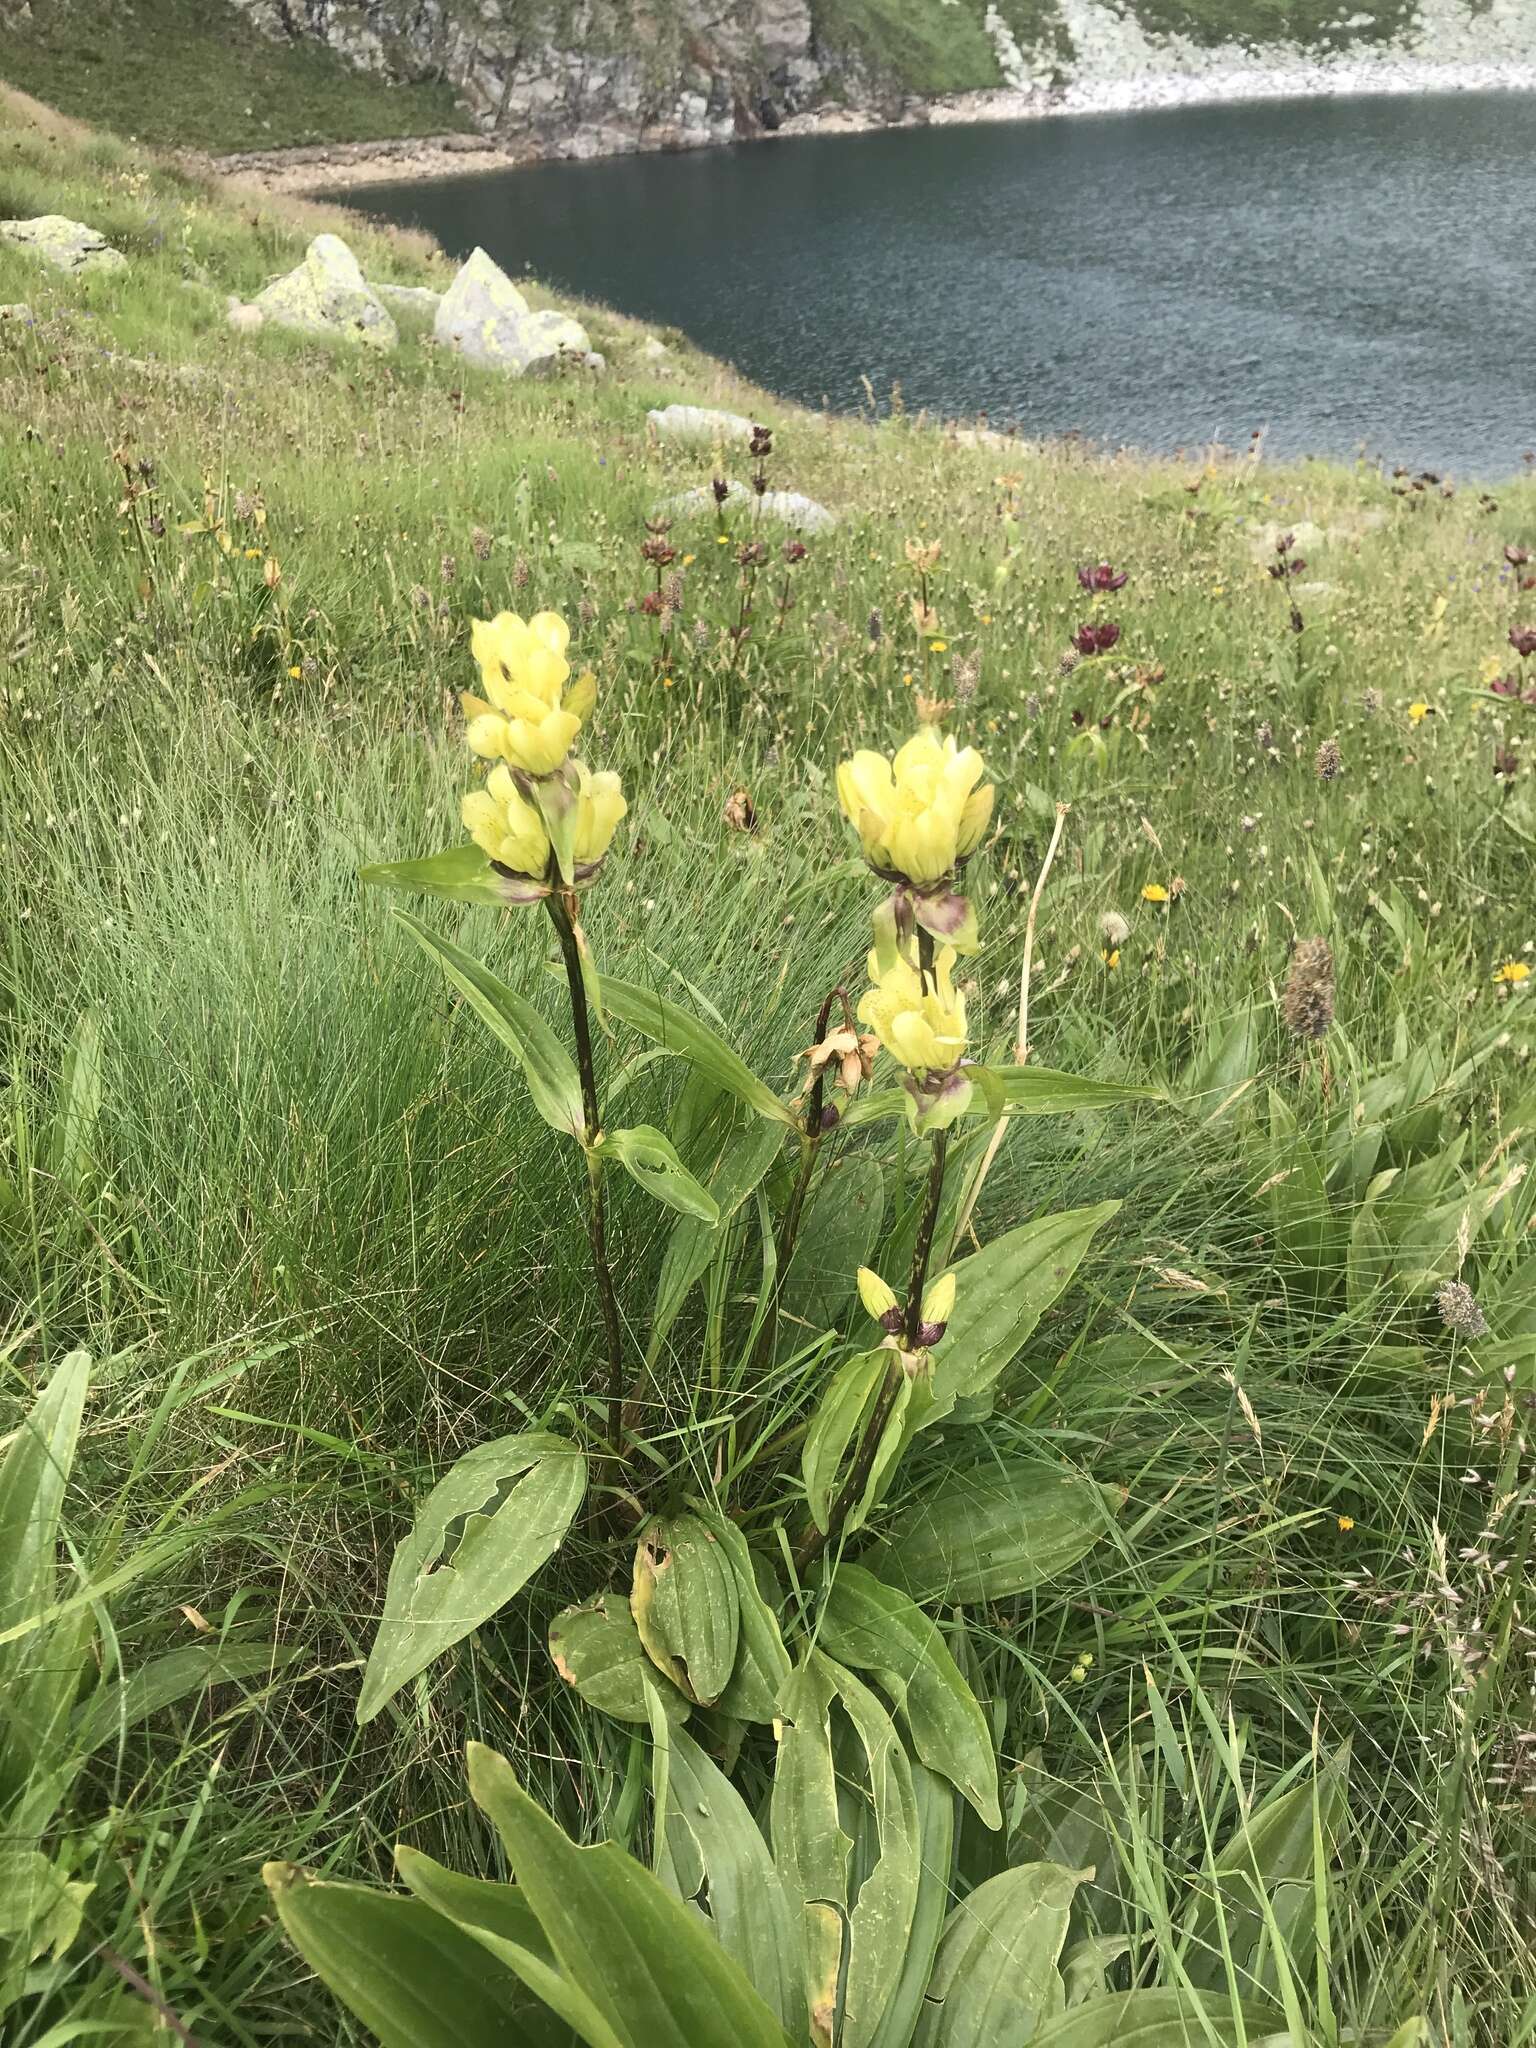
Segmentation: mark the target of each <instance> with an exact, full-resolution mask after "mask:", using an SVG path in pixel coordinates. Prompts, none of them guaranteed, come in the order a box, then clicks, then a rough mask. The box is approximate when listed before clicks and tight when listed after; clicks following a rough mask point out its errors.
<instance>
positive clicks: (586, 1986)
mask: <svg viewBox="0 0 1536 2048" xmlns="http://www.w3.org/2000/svg"><path fill="white" fill-rule="evenodd" d="M469 1789H470V1793H471V1796H472V1797H473V1799H474V1801H475V1804H476V1805H477V1806H478V1807H479V1808H480V1809H481V1811H482V1812H483V1813H484V1814H485V1815H486V1816H487V1817H488V1818H489V1819H490V1821H491V1822H492V1824H493V1825H494V1827H495V1829H496V1832H497V1833H498V1834H499V1835H500V1837H501V1839H502V1842H503V1844H504V1846H505V1848H506V1851H507V1855H508V1858H509V1860H510V1862H511V1866H512V1868H513V1870H514V1871H516V1873H517V1882H518V1889H519V1891H520V1892H521V1893H522V1895H523V1897H524V1898H525V1899H526V1900H527V1901H528V1904H529V1905H530V1906H531V1907H532V1909H533V1911H534V1913H535V1914H536V1915H537V1916H538V1920H539V1925H540V1926H541V1927H542V1929H543V1931H544V1938H545V1940H546V1941H547V1942H548V1944H549V1947H550V1950H551V1952H552V1953H553V1955H554V1958H555V1962H556V1964H557V1965H558V1967H559V1969H560V1970H561V1972H562V1973H563V1974H564V1976H565V1977H566V1978H567V1979H568V1980H569V1981H570V1982H571V1983H572V1984H575V1985H580V1987H581V1988H582V1991H583V1992H584V1993H585V1995H586V1997H587V1998H588V1999H589V2000H590V2001H591V2003H592V2005H593V2006H595V2007H596V2008H597V2010H598V2011H599V2012H600V2013H601V2014H602V2017H603V2019H604V2020H605V2022H606V2023H607V2025H608V2026H609V2027H610V2028H611V2029H612V2031H613V2032H614V2034H616V2035H617V2036H618V2038H619V2039H620V2040H621V2041H622V2042H624V2043H625V2044H626V2048H788V2036H787V2035H786V2034H785V2032H784V2029H783V2027H782V2026H781V2025H780V2023H779V2021H778V2019H777V2018H776V2017H775V2016H774V2014H773V2013H772V2012H771V2011H770V2010H769V2009H768V2007H767V2006H766V2005H765V2004H764V2003H763V2001H762V1999H761V1998H760V1997H759V1996H758V1994H757V1992H756V1991H754V1990H753V1988H752V1986H751V1984H750V1983H749V1982H748V1980H747V1977H746V1975H745V1973H744V1972H743V1971H742V1969H741V1967H740V1966H739V1964H737V1963H736V1962H735V1961H734V1960H733V1958H732V1957H730V1956H729V1955H727V1954H726V1952H725V1950H724V1949H723V1948H722V1947H721V1945H720V1943H719V1942H718V1941H717V1940H716V1939H715V1937H714V1935H713V1934H711V1933H710V1931H709V1930H708V1928H706V1927H705V1926H703V1925H702V1924H701V1922H700V1920H699V1918H698V1916H697V1914H695V1913H693V1912H692V1911H691V1909H689V1908H687V1907H685V1906H684V1905H683V1904H682V1903H681V1902H680V1901H679V1900H678V1899H676V1898H674V1897H673V1896H672V1894H671V1893H670V1892H669V1891H667V1889H666V1888H665V1886H664V1885H662V1884H661V1883H660V1882H659V1881H658V1880H657V1879H656V1878H655V1877H653V1876H652V1874H651V1873H650V1871H648V1870H646V1869H645V1868H644V1867H643V1866H642V1865H640V1864H639V1863H636V1862H635V1860H634V1859H633V1857H631V1856H627V1855H626V1854H625V1853H624V1851H623V1850H622V1849H620V1848H619V1846H618V1845H617V1843H614V1842H604V1843H602V1844H601V1845H599V1846H598V1847H596V1848H592V1849H578V1848H576V1847H575V1846H574V1845H573V1844H572V1843H571V1842H570V1841H569V1840H567V1838H566V1835H565V1833H564V1831H563V1830H562V1829H561V1828H560V1827H559V1826H558V1825H557V1823H556V1822H555V1821H553V1820H551V1819H550V1817H549V1815H548V1814H547V1813H545V1812H543V1811H542V1809H541V1808H540V1807H538V1806H537V1805H536V1804H535V1803H534V1801H533V1800H531V1799H530V1798H529V1797H528V1795H527V1793H526V1792H525V1791H524V1790H523V1788H522V1787H521V1785H519V1784H518V1782H517V1779H516V1777H515V1775H514V1774H513V1771H512V1767H511V1765H510V1764H509V1763H507V1761H506V1760H505V1758H503V1757H499V1756H497V1755H496V1753H495V1751H494V1750H489V1749H485V1748H483V1747H482V1746H481V1745H480V1744H479V1743H472V1744H471V1745H470V1750H469Z"/></svg>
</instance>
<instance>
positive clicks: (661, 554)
mask: <svg viewBox="0 0 1536 2048" xmlns="http://www.w3.org/2000/svg"><path fill="white" fill-rule="evenodd" d="M640 553H641V555H642V556H643V557H644V559H645V560H646V561H647V562H654V563H655V564H656V566H657V568H659V569H664V568H666V566H667V564H668V563H669V562H675V561H676V560H677V549H676V548H675V547H673V545H672V543H671V541H669V540H668V539H667V537H666V535H665V534H664V533H648V534H647V535H646V537H645V539H644V540H643V541H641V543H640Z"/></svg>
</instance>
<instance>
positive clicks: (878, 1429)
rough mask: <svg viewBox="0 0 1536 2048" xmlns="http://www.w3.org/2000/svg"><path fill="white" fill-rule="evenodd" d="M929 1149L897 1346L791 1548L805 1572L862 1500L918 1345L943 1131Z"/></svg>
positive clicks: (940, 1190)
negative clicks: (829, 1498) (841, 1466)
mask: <svg viewBox="0 0 1536 2048" xmlns="http://www.w3.org/2000/svg"><path fill="white" fill-rule="evenodd" d="M929 1143H930V1144H931V1146H932V1148H933V1149H932V1152H931V1153H930V1155H929V1161H928V1192H927V1196H926V1198H925V1199H924V1202H923V1213H922V1215H921V1217H920V1218H919V1219H918V1225H917V1236H916V1238H915V1239H914V1241H913V1245H912V1271H911V1275H910V1277H909V1279H908V1282H907V1304H906V1312H905V1317H904V1320H903V1322H902V1328H901V1350H900V1351H895V1352H892V1354H891V1361H890V1364H889V1365H888V1366H887V1367H886V1369H885V1378H884V1379H883V1380H882V1381H881V1383H880V1391H879V1393H878V1394H877V1395H876V1396H875V1405H874V1407H873V1408H872V1409H871V1410H870V1415H869V1421H868V1422H867V1423H866V1424H865V1426H864V1434H863V1437H862V1438H861V1439H860V1441H859V1448H858V1450H857V1452H856V1453H855V1454H854V1460H853V1464H852V1465H851V1466H850V1467H849V1471H848V1477H847V1478H846V1479H845V1480H844V1481H843V1484H842V1487H841V1489H840V1490H839V1492H838V1496H837V1498H836V1500H835V1501H834V1502H833V1503H832V1511H831V1513H830V1514H829V1515H828V1517H827V1527H826V1529H825V1530H821V1529H818V1528H817V1527H816V1525H815V1524H814V1523H812V1524H811V1526H810V1527H809V1528H808V1529H807V1530H806V1532H805V1534H804V1535H803V1536H802V1537H801V1539H800V1542H799V1544H798V1545H797V1547H796V1550H795V1564H796V1567H797V1568H798V1569H799V1570H800V1571H802V1572H804V1571H806V1570H808V1569H809V1567H810V1566H811V1565H813V1564H814V1563H815V1562H816V1560H817V1558H818V1557H820V1555H821V1553H822V1552H823V1551H824V1550H825V1549H826V1548H827V1546H828V1544H834V1543H836V1541H837V1539H838V1537H839V1536H840V1535H841V1534H842V1531H843V1525H844V1524H845V1523H846V1521H847V1520H848V1517H849V1516H850V1515H851V1514H852V1513H853V1511H854V1509H855V1508H856V1507H857V1506H858V1504H859V1502H860V1501H861V1500H862V1499H863V1498H864V1489H865V1487H866V1486H868V1484H869V1475H870V1472H871V1471H872V1470H873V1468H874V1463H875V1458H876V1456H877V1454H878V1452H879V1449H880V1442H881V1439H882V1437H883V1436H884V1435H885V1427H886V1424H887V1423H888V1422H889V1420H890V1417H891V1410H892V1409H893V1408H894V1407H895V1405H896V1396H897V1395H898V1394H899V1393H900V1391H901V1383H902V1380H903V1378H904V1377H905V1375H906V1366H905V1363H904V1362H903V1361H904V1354H906V1353H908V1352H913V1351H917V1350H919V1349H921V1346H920V1344H919V1342H918V1340H919V1337H920V1336H921V1333H922V1327H923V1289H924V1288H925V1286H926V1285H927V1282H928V1261H929V1259H930V1257H931V1256H932V1253H933V1238H934V1232H935V1230H936V1229H937V1228H938V1221H939V1208H940V1205H941V1203H942V1201H943V1198H944V1165H945V1158H946V1155H947V1153H948V1151H949V1133H948V1131H935V1132H934V1134H933V1137H932V1138H931V1139H930V1140H929Z"/></svg>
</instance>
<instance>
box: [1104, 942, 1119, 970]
mask: <svg viewBox="0 0 1536 2048" xmlns="http://www.w3.org/2000/svg"><path fill="white" fill-rule="evenodd" d="M1099 958H1100V959H1101V960H1102V961H1103V962H1104V965H1105V966H1106V967H1107V968H1108V969H1109V971H1110V973H1111V974H1113V973H1114V971H1115V969H1116V968H1117V967H1118V966H1119V965H1120V948H1119V947H1118V946H1111V947H1106V949H1105V950H1104V951H1103V952H1102V953H1101V954H1100V955H1099Z"/></svg>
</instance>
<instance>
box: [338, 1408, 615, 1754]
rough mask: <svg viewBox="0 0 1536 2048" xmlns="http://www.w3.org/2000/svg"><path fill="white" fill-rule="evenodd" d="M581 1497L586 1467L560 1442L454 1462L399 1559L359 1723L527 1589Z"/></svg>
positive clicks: (543, 1440) (499, 1445) (532, 1441)
mask: <svg viewBox="0 0 1536 2048" xmlns="http://www.w3.org/2000/svg"><path fill="white" fill-rule="evenodd" d="M520 1475H526V1476H520ZM513 1481H515V1482H516V1483H515V1484H513V1483H512V1482H513ZM586 1490H587V1461H586V1459H585V1458H584V1457H583V1456H582V1454H581V1453H580V1451H578V1450H577V1449H576V1448H575V1446H574V1445H573V1444H570V1443H568V1442H567V1441H566V1439H565V1438H564V1437H558V1436H551V1435H548V1434H546V1433H543V1432H536V1433H534V1434H532V1435H524V1436H505V1437H498V1438H497V1439H496V1440H495V1441H494V1442H493V1443H488V1444H481V1445H480V1446H479V1447H478V1448H477V1449H476V1450H473V1451H470V1452H469V1453H468V1454H467V1456H465V1457H462V1458H460V1460H459V1461H458V1463H457V1464H456V1465H454V1466H453V1467H452V1468H451V1469H450V1470H449V1471H448V1472H447V1473H446V1474H445V1476H444V1477H443V1478H442V1479H440V1480H439V1481H438V1483H437V1485H436V1486H434V1487H433V1489H432V1491H431V1492H430V1493H429V1494H428V1495H427V1498H426V1499H425V1500H424V1501H423V1502H422V1504H421V1507H420V1510H419V1511H418V1513H417V1516H416V1525H415V1527H414V1528H413V1529H412V1531H411V1533H410V1535H409V1536H407V1537H406V1539H405V1541H404V1542H403V1543H401V1544H400V1545H399V1546H398V1548H397V1549H396V1551H395V1555H394V1561H393V1563H392V1564H391V1565H390V1568H389V1586H388V1589H387V1590H386V1592H385V1595H384V1618H383V1620H382V1621H381V1622H380V1623H379V1632H378V1634H377V1636H375V1638H374V1642H373V1648H372V1650H371V1651H370V1652H369V1656H368V1668H367V1670H366V1671H365V1672H364V1674H363V1690H362V1697H361V1698H360V1699H359V1700H358V1703H357V1718H358V1720H359V1721H360V1722H361V1721H371V1720H372V1719H373V1717H374V1715H375V1714H376V1713H378V1711H379V1709H380V1708H381V1707H382V1706H383V1705H384V1704H385V1702H386V1701H387V1700H389V1699H390V1698H392V1697H393V1695H394V1694H395V1693H397V1692H398V1691H399V1690H400V1687H401V1686H402V1685H405V1684H408V1683H409V1681H410V1680H411V1679H413V1678H415V1677H416V1676H417V1674H418V1673H419V1672H422V1671H425V1670H426V1668H427V1666H428V1665H429V1664H430V1663H431V1662H432V1660H433V1659H434V1658H435V1657H440V1656H441V1655H442V1654H443V1652H444V1651H445V1650H450V1649H452V1648H453V1646H454V1644H455V1643H459V1642H462V1641H463V1640H464V1638H465V1636H467V1635H470V1634H472V1633H473V1632H474V1630H475V1629H477V1628H479V1626H480V1624H481V1623H482V1622H484V1621H488V1620H489V1619H490V1617H491V1616H492V1615H493V1614H494V1613H495V1612H496V1610H497V1609H498V1608H499V1607H504V1606H505V1605H506V1603H507V1602H508V1601H509V1600H510V1599H511V1598H512V1596H513V1594H514V1593H516V1592H518V1591H520V1590H521V1588H522V1587H523V1586H525V1585H526V1584H527V1582H528V1580H529V1579H530V1578H531V1577H532V1576H533V1574H534V1573H535V1572H536V1571H537V1570H538V1568H539V1566H540V1565H542V1564H544V1563H546V1562H547V1561H548V1560H549V1559H550V1558H551V1557H553V1556H554V1554H555V1552H556V1551H557V1550H558V1549H559V1547H560V1544H561V1542H562V1540H563V1539H564V1536H565V1532H566V1530H567V1529H569V1527H570V1526H571V1522H572V1520H573V1519H574V1517H575V1514H576V1510H577V1509H578V1508H579V1507H580V1506H581V1503H582V1498H583V1496H584V1495H585V1493H586Z"/></svg>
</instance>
